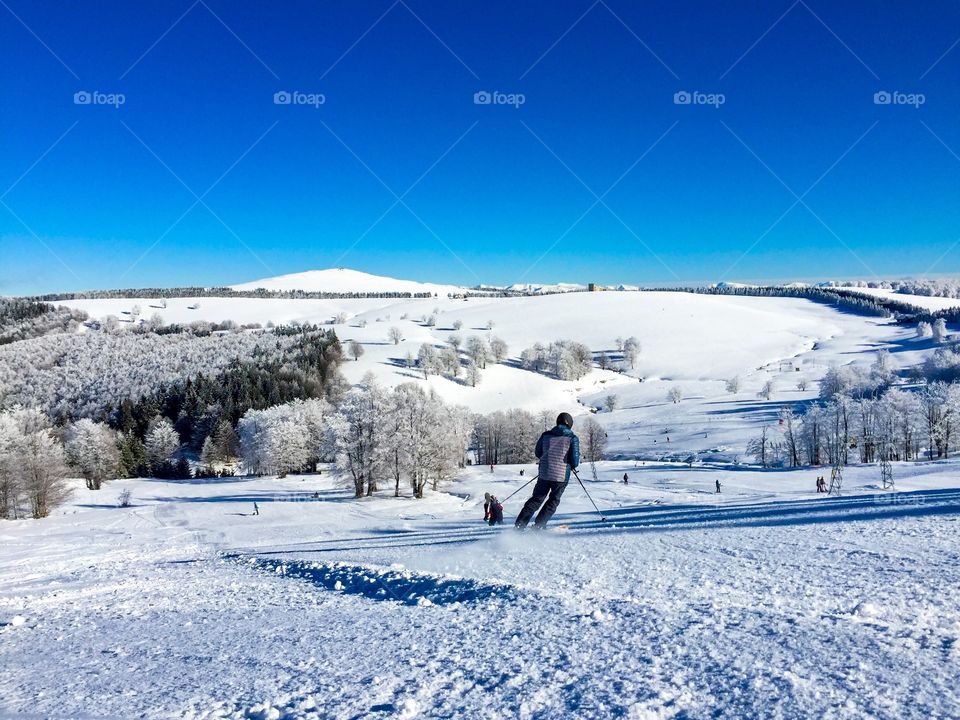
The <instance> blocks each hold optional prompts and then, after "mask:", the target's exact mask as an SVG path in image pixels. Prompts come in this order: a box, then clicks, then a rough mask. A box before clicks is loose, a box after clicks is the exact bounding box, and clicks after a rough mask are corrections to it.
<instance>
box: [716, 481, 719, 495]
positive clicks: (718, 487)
mask: <svg viewBox="0 0 960 720" xmlns="http://www.w3.org/2000/svg"><path fill="white" fill-rule="evenodd" d="M716 483H717V492H718V493H719V492H720V481H719V480H717V481H716Z"/></svg>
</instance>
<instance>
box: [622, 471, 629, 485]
mask: <svg viewBox="0 0 960 720" xmlns="http://www.w3.org/2000/svg"><path fill="white" fill-rule="evenodd" d="M629 482H630V478H629V477H627V474H626V473H624V474H623V484H624V485H626V484H627V483H629Z"/></svg>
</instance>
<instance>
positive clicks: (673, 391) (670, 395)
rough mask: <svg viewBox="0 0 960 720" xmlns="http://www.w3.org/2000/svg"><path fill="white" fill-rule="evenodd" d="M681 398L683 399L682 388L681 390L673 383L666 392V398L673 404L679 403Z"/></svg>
mask: <svg viewBox="0 0 960 720" xmlns="http://www.w3.org/2000/svg"><path fill="white" fill-rule="evenodd" d="M682 399H683V390H681V389H680V387H679V386H677V385H674V386H673V387H672V388H670V390H669V391H668V392H667V400H669V401H670V402H672V403H673V404H674V405H676V404H677V403H679V402H680V401H681V400H682Z"/></svg>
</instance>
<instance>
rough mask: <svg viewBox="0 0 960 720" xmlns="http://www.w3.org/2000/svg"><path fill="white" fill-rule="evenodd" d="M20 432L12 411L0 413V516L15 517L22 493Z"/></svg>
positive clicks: (17, 513)
mask: <svg viewBox="0 0 960 720" xmlns="http://www.w3.org/2000/svg"><path fill="white" fill-rule="evenodd" d="M21 444H22V432H21V430H20V426H19V424H18V422H17V417H16V415H15V414H14V413H12V412H5V413H0V518H4V519H5V518H17V517H18V515H19V507H20V498H21V495H22V493H23V477H22V475H21V473H20V462H19V455H20V448H21Z"/></svg>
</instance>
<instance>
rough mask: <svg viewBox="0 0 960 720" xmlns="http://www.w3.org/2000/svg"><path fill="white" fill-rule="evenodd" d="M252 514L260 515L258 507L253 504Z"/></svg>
mask: <svg viewBox="0 0 960 720" xmlns="http://www.w3.org/2000/svg"><path fill="white" fill-rule="evenodd" d="M253 514H254V515H259V514H260V506H259V505H257V504H256V503H254V504H253Z"/></svg>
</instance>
